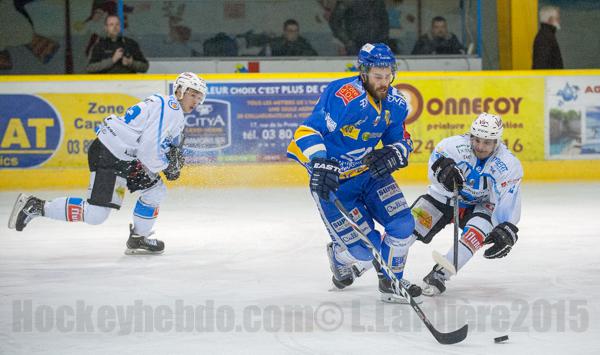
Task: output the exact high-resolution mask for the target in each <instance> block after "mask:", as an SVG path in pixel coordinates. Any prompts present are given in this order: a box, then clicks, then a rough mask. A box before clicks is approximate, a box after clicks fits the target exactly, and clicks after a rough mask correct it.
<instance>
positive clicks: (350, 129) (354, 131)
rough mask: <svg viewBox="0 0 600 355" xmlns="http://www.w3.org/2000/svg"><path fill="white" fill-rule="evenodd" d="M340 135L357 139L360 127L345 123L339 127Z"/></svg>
mask: <svg viewBox="0 0 600 355" xmlns="http://www.w3.org/2000/svg"><path fill="white" fill-rule="evenodd" d="M340 131H341V132H342V135H343V136H344V137H349V138H352V139H355V140H358V135H359V134H360V128H356V127H355V126H353V125H347V126H343V127H342V128H340Z"/></svg>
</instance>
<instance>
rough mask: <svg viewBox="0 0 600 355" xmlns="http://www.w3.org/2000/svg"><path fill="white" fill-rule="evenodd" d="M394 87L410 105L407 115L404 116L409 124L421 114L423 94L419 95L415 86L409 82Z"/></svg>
mask: <svg viewBox="0 0 600 355" xmlns="http://www.w3.org/2000/svg"><path fill="white" fill-rule="evenodd" d="M395 88H396V89H397V90H398V91H400V93H401V94H402V95H403V96H404V98H405V99H406V103H407V104H408V107H410V112H409V114H408V117H406V121H405V123H406V124H411V123H413V122H415V121H416V120H417V119H418V118H419V116H421V112H423V106H424V102H423V95H421V93H420V92H419V90H418V89H417V88H416V87H414V86H412V85H409V84H398V85H396V86H395Z"/></svg>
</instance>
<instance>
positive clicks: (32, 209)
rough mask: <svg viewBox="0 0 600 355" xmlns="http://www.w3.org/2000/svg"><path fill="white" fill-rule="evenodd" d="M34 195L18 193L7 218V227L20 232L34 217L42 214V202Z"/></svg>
mask: <svg viewBox="0 0 600 355" xmlns="http://www.w3.org/2000/svg"><path fill="white" fill-rule="evenodd" d="M45 202H46V201H44V200H41V199H39V198H37V197H35V196H30V195H26V194H20V195H19V197H17V201H16V202H15V205H14V206H13V210H12V212H11V214H10V219H9V220H8V228H10V229H16V230H17V231H19V232H21V231H22V230H23V228H25V227H26V226H27V223H29V222H31V220H32V219H34V218H35V217H39V216H43V215H44V203H45Z"/></svg>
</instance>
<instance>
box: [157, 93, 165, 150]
mask: <svg viewBox="0 0 600 355" xmlns="http://www.w3.org/2000/svg"><path fill="white" fill-rule="evenodd" d="M154 96H156V97H158V98H159V99H160V121H158V137H157V138H156V150H157V152H156V153H157V154H158V155H159V156H160V144H161V142H160V136H161V133H162V125H163V117H164V116H165V100H164V99H163V98H162V97H161V96H158V95H154Z"/></svg>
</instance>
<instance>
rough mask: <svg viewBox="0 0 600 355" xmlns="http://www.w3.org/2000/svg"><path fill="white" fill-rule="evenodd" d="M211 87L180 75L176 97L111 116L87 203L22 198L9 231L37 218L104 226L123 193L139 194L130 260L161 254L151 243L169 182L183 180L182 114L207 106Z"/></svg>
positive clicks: (92, 152)
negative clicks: (147, 254) (150, 254)
mask: <svg viewBox="0 0 600 355" xmlns="http://www.w3.org/2000/svg"><path fill="white" fill-rule="evenodd" d="M206 92H207V87H206V83H205V81H204V80H202V79H201V78H199V77H198V76H197V75H196V74H194V73H189V72H186V73H182V74H180V75H179V76H178V77H177V79H176V80H175V82H174V85H173V95H169V96H166V95H160V94H155V95H152V96H149V97H147V98H146V99H145V100H144V101H142V102H139V103H138V104H136V105H134V106H132V107H130V108H129V109H128V110H127V112H126V114H125V115H124V116H122V117H117V116H114V115H111V116H109V117H107V118H105V120H104V122H103V124H102V125H100V126H99V127H98V129H97V132H96V134H97V139H95V140H94V141H93V142H92V144H91V145H90V147H89V150H88V165H89V169H90V172H91V176H90V184H89V187H88V194H87V199H83V198H79V197H60V198H56V199H53V200H51V201H44V200H42V199H39V198H37V197H34V196H29V195H26V194H20V195H19V197H18V198H17V201H16V202H15V205H14V207H13V211H12V213H11V216H10V219H9V223H8V227H9V228H14V229H16V230H17V231H22V230H23V228H25V227H26V226H27V224H28V223H29V222H30V221H31V220H32V219H33V218H36V217H42V216H43V217H46V218H51V219H56V220H62V221H68V222H85V223H87V224H101V223H103V222H104V221H105V220H106V219H107V218H108V215H109V214H110V211H111V209H117V210H118V209H119V208H120V207H121V204H122V202H123V197H124V195H125V190H126V189H129V190H130V191H131V192H134V191H138V190H141V194H140V196H139V198H138V200H137V202H136V205H135V208H134V210H133V224H131V225H130V233H129V239H128V240H127V243H126V245H127V249H126V254H136V253H153V254H155V253H162V252H163V251H164V243H163V242H162V241H160V240H158V239H151V238H149V236H150V235H151V234H152V227H153V225H154V222H155V221H156V217H157V216H158V210H159V206H160V203H161V201H162V200H163V198H164V197H165V195H166V192H167V188H166V185H165V184H164V183H163V181H162V178H161V176H160V173H161V172H162V173H163V174H164V175H165V177H166V178H167V179H168V180H176V179H178V178H179V175H180V171H181V168H182V167H183V164H184V158H183V153H182V150H181V147H182V144H183V129H184V126H185V118H184V114H185V113H189V112H191V111H192V110H193V109H194V108H195V107H196V106H197V105H198V104H201V103H202V102H203V101H204V98H205V96H206Z"/></svg>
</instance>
